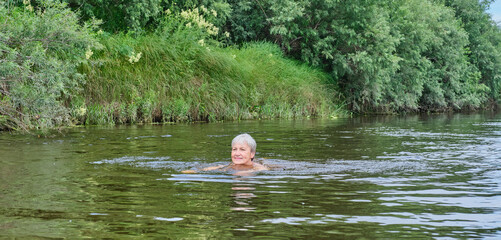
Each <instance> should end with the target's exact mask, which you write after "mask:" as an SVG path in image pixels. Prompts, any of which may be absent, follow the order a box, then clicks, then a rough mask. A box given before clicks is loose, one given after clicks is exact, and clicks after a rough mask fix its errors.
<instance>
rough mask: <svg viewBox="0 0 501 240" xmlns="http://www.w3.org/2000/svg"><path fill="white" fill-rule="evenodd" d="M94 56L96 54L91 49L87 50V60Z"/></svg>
mask: <svg viewBox="0 0 501 240" xmlns="http://www.w3.org/2000/svg"><path fill="white" fill-rule="evenodd" d="M92 54H94V52H92V50H91V49H90V48H87V51H86V52H85V59H90V57H92Z"/></svg>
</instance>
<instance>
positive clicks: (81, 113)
mask: <svg viewBox="0 0 501 240" xmlns="http://www.w3.org/2000/svg"><path fill="white" fill-rule="evenodd" d="M76 112H77V116H83V115H85V113H86V112H87V108H85V107H80V108H79V109H77V111H76Z"/></svg>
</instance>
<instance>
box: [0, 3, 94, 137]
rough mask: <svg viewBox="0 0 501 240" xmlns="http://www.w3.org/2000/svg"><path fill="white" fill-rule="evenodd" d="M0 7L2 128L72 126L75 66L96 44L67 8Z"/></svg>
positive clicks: (89, 27) (77, 81) (80, 78)
mask: <svg viewBox="0 0 501 240" xmlns="http://www.w3.org/2000/svg"><path fill="white" fill-rule="evenodd" d="M25 3H26V4H25V5H24V7H14V6H9V5H5V4H4V5H0V62H1V63H2V64H0V79H1V85H0V113H1V114H2V117H1V118H0V128H8V129H31V128H38V129H47V128H52V127H56V126H61V125H65V124H68V123H69V122H71V120H72V119H71V117H70V109H69V108H68V107H69V101H70V100H71V98H72V97H73V96H75V95H76V94H77V93H78V91H79V90H80V88H79V87H80V86H81V84H82V83H83V82H84V76H83V75H81V74H79V73H78V72H77V66H78V65H79V64H81V62H82V61H86V56H87V58H88V57H91V54H92V50H94V49H96V48H98V47H99V46H100V45H99V43H98V42H97V41H96V40H95V39H94V37H93V34H92V27H93V26H94V25H90V24H85V25H84V26H81V25H79V23H78V17H77V15H76V13H74V12H72V11H71V10H70V9H68V8H67V7H66V6H65V4H61V3H58V2H54V1H43V2H41V3H40V4H39V5H38V7H36V8H34V7H33V6H32V5H30V4H29V1H26V2H25Z"/></svg>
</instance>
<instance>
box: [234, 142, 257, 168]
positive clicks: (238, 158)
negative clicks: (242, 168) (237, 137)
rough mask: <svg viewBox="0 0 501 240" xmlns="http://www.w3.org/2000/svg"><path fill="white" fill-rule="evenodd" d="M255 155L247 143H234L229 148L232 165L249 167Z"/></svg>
mask: <svg viewBox="0 0 501 240" xmlns="http://www.w3.org/2000/svg"><path fill="white" fill-rule="evenodd" d="M255 154H256V153H255V152H252V151H251V148H250V147H249V145H248V144H247V143H234V144H233V146H231V161H232V162H233V163H234V164H237V165H247V166H250V165H252V159H253V158H254V155H255Z"/></svg>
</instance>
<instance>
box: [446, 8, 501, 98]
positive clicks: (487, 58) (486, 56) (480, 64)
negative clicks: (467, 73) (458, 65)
mask: <svg viewBox="0 0 501 240" xmlns="http://www.w3.org/2000/svg"><path fill="white" fill-rule="evenodd" d="M490 2H493V1H492V0H490V1H480V2H479V1H478V0H455V1H451V0H447V1H445V3H446V5H447V6H450V7H452V8H453V9H454V11H455V15H456V16H457V18H458V19H460V20H461V22H462V23H463V27H464V29H465V31H466V32H467V33H468V40H469V44H468V49H469V52H468V58H469V61H470V62H471V63H472V64H473V66H474V67H475V68H477V69H478V71H479V72H480V73H481V76H480V82H482V83H484V84H485V85H487V86H488V87H489V89H490V91H489V97H490V98H491V99H492V100H499V99H500V96H501V32H500V29H499V27H498V26H496V24H495V23H494V22H492V20H491V19H490V16H489V15H488V14H487V13H486V9H487V8H488V7H489V4H490Z"/></svg>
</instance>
